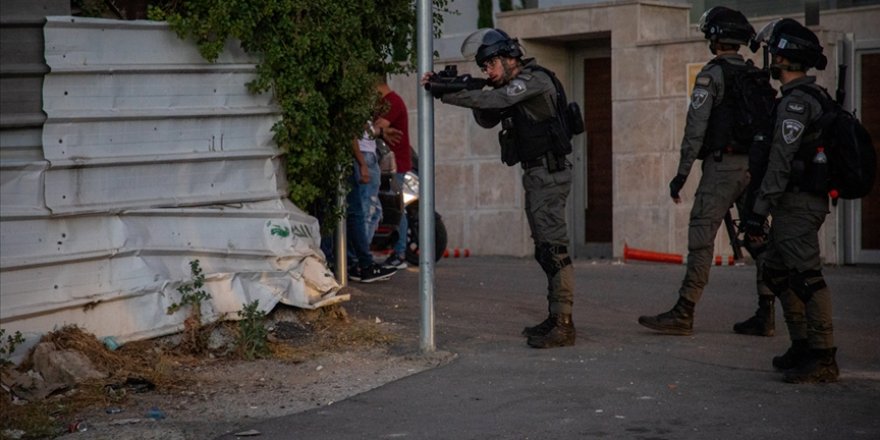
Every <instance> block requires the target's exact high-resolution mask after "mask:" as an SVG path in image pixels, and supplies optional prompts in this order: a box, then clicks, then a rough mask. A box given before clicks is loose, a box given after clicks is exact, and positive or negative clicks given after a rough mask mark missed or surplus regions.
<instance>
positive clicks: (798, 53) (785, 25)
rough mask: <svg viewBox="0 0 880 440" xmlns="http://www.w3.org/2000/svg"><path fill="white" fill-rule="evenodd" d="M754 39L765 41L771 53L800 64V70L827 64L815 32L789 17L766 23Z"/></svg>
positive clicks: (819, 67) (820, 67) (823, 67)
mask: <svg viewBox="0 0 880 440" xmlns="http://www.w3.org/2000/svg"><path fill="white" fill-rule="evenodd" d="M755 40H756V41H757V42H758V43H761V42H764V43H766V44H767V49H768V50H769V51H770V53H772V54H773V55H779V56H781V57H783V58H785V59H787V60H789V61H791V62H792V63H796V64H800V65H801V67H802V68H803V69H800V70H807V69H808V68H811V67H815V68H816V69H819V70H823V69H825V66H826V65H827V64H828V58H826V57H825V55H823V54H822V46H821V45H820V44H819V38H818V37H816V34H814V33H813V31H811V30H809V29H807V28H806V27H805V26H804V25H802V24H800V23H798V22H797V21H795V20H792V19H791V18H783V19H780V20H775V21H772V22H770V23H768V24H767V26H764V29H762V30H761V32H760V33H759V34H758V36H757V37H755Z"/></svg>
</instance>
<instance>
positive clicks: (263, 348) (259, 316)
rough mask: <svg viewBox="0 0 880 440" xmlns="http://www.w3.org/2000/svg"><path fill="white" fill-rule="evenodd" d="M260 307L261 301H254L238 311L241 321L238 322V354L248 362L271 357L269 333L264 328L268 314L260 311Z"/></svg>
mask: <svg viewBox="0 0 880 440" xmlns="http://www.w3.org/2000/svg"><path fill="white" fill-rule="evenodd" d="M259 305H260V303H259V301H258V300H254V301H253V302H251V303H248V304H245V305H244V307H243V308H242V309H241V310H239V311H238V316H239V318H241V320H240V321H238V338H237V340H236V348H237V350H238V354H239V355H240V356H241V357H243V358H245V359H247V360H253V359H256V358H262V357H266V356H268V355H269V344H268V340H267V339H266V338H267V336H268V335H269V332H268V331H267V330H266V327H264V326H263V320H264V319H266V313H264V312H262V311H260V310H259Z"/></svg>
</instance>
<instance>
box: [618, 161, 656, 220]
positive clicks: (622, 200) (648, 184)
mask: <svg viewBox="0 0 880 440" xmlns="http://www.w3.org/2000/svg"><path fill="white" fill-rule="evenodd" d="M614 169H615V170H620V172H617V173H614V182H615V185H616V191H615V192H614V205H615V206H632V205H636V206H641V205H657V203H658V200H664V199H667V200H668V199H669V189H668V188H669V187H668V183H669V180H668V179H666V172H665V170H664V169H663V155H662V154H659V153H641V154H618V155H616V156H615V157H614ZM617 219H618V217H615V220H617ZM645 230H646V231H648V230H650V229H645Z"/></svg>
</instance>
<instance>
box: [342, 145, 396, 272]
mask: <svg viewBox="0 0 880 440" xmlns="http://www.w3.org/2000/svg"><path fill="white" fill-rule="evenodd" d="M375 145H376V144H375V141H373V146H374V147H375ZM352 150H353V153H354V157H355V162H354V172H353V173H352V174H351V177H350V180H349V183H350V184H351V189H350V190H349V192H348V194H347V195H346V197H345V202H346V205H347V206H346V214H345V227H346V235H347V238H348V243H347V245H348V246H347V248H348V253H349V260H350V262H351V264H350V265H349V267H350V270H349V273H348V277H349V278H350V279H352V280H354V281H359V282H362V283H371V282H374V281H381V280H387V279H389V278H391V276H392V275H394V273H395V272H397V269H394V268H387V267H382V266H380V265H378V264H376V262H375V261H373V254H372V253H370V239H369V238H370V236H371V235H372V234H369V235H368V234H367V229H368V226H367V225H368V224H369V223H368V219H369V217H368V215H371V214H372V213H373V210H372V209H371V207H370V206H369V204H371V203H372V197H373V196H372V195H371V194H372V193H371V192H370V191H371V189H370V188H371V187H372V186H373V185H371V184H373V183H374V184H375V188H376V196H375V198H376V201H377V202H378V185H379V184H378V182H379V174H378V170H377V172H376V173H375V174H374V173H373V170H371V169H370V160H369V159H368V156H370V155H372V159H373V160H372V162H373V163H374V164H375V165H376V167H377V168H378V162H377V161H376V153H375V150H373V152H372V153H370V152H369V151H366V152H365V151H364V150H363V147H362V145H361V142H359V141H354V142H353V145H352ZM379 215H380V216H381V210H380V211H379ZM373 231H375V229H374V230H373Z"/></svg>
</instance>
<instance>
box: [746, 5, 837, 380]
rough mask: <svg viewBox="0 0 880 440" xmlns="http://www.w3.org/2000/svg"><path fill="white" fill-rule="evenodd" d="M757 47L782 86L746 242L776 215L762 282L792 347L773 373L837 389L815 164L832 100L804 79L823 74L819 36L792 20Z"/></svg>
mask: <svg viewBox="0 0 880 440" xmlns="http://www.w3.org/2000/svg"><path fill="white" fill-rule="evenodd" d="M756 40H758V41H762V42H764V43H765V44H766V45H767V48H768V49H769V51H770V54H772V57H773V61H772V65H771V67H770V73H771V75H772V76H773V78H774V79H778V80H780V82H782V88H781V90H782V99H781V101H780V102H779V104H778V106H777V107H776V113H777V115H776V125H775V128H774V132H773V142H772V144H771V147H770V152H769V157H768V158H767V163H768V165H767V171H766V175H765V176H764V177H763V180H762V181H761V185H760V187H759V189H758V193H757V197H756V201H755V206H754V209H753V215H752V217H751V218H749V219H748V220H747V221H746V232H747V234H748V235H749V237H750V238H752V237H759V236H760V233H759V232H758V230H759V228H760V226H759V225H762V224H763V222H764V219H765V218H766V217H767V215H769V214H772V215H773V225H772V227H771V228H770V242H769V246H768V250H767V252H766V253H767V255H766V257H765V263H764V277H765V280H766V282H767V285H768V286H769V287H770V289H771V290H772V291H773V293H775V294H776V296H778V297H779V302H780V303H781V304H782V310H783V314H784V316H785V323H786V325H787V326H788V333H789V337H790V338H791V347H790V348H789V349H788V350H787V351H786V352H785V353H784V354H783V355H781V356H776V357H774V358H773V366H774V367H775V368H777V369H779V370H782V371H784V372H785V376H784V378H785V381H786V382H791V383H815V382H835V381H837V379H838V374H839V371H838V367H837V360H836V351H837V349H836V348H835V347H834V333H833V326H832V322H831V291H830V290H829V289H828V286H827V285H826V284H825V280H824V278H823V277H822V265H821V261H820V259H819V228H820V227H821V226H822V223H823V222H824V221H825V216H826V215H827V214H828V212H829V210H828V194H827V191H828V189H827V187H826V186H827V183H826V180H825V178H824V174H823V172H822V171H823V170H822V169H821V167H822V166H824V165H822V164H820V162H822V161H821V160H816V159H817V158H819V156H820V155H821V158H824V157H825V156H824V152H822V151H821V148H820V139H821V137H822V133H821V128H820V127H819V119H820V118H821V116H822V114H823V109H822V102H823V101H824V102H830V101H831V97H830V96H828V93H827V92H826V91H825V89H823V88H822V87H820V86H818V85H817V84H816V78H815V77H814V76H809V75H807V71H808V70H809V69H811V68H816V69H819V70H822V69H824V68H825V65H826V64H827V59H826V58H825V55H823V54H822V46H821V45H820V44H819V39H818V38H817V37H816V34H814V33H813V32H812V31H810V30H809V29H807V28H806V27H804V26H803V25H801V24H800V23H798V22H797V21H795V20H792V19H790V18H786V19H781V20H777V21H774V22H771V23H770V24H768V25H767V26H766V27H765V28H764V30H762V31H761V33H760V35H759V36H758V37H757V38H756ZM814 162H815V163H814ZM756 239H757V240H760V238H756Z"/></svg>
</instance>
